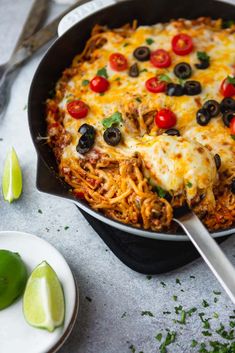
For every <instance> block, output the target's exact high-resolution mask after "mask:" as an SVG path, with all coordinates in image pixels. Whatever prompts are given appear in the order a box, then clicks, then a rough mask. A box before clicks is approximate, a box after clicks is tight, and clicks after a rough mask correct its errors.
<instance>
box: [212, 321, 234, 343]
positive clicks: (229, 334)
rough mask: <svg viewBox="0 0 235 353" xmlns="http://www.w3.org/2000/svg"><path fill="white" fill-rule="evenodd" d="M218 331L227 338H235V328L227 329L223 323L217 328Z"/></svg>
mask: <svg viewBox="0 0 235 353" xmlns="http://www.w3.org/2000/svg"><path fill="white" fill-rule="evenodd" d="M216 332H217V333H218V334H219V335H220V336H221V337H223V338H224V339H226V340H234V339H235V336H234V330H231V331H226V330H225V329H224V325H223V324H220V327H219V328H218V329H217V330H216Z"/></svg>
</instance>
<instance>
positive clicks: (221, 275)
mask: <svg viewBox="0 0 235 353" xmlns="http://www.w3.org/2000/svg"><path fill="white" fill-rule="evenodd" d="M174 220H175V221H176V222H177V223H178V224H179V225H180V226H181V227H182V228H183V229H184V231H185V232H186V234H187V235H188V237H189V238H190V240H191V241H192V243H193V244H194V246H195V247H196V249H197V250H198V252H199V253H200V255H201V256H202V257H203V259H204V260H205V262H206V263H207V265H208V266H209V267H210V269H211V271H212V272H213V273H214V275H215V276H216V278H217V279H218V281H219V282H220V283H221V285H222V286H223V288H224V289H225V291H226V292H227V294H228V295H229V297H230V298H231V300H232V301H233V303H234V304H235V268H234V267H233V265H232V264H231V262H230V261H229V260H228V258H227V257H226V255H225V254H224V253H223V251H222V250H221V248H220V247H219V245H218V244H217V243H216V241H215V240H214V239H213V238H212V237H211V235H210V234H209V232H208V230H207V229H206V228H205V227H204V225H203V224H202V223H201V221H200V220H199V218H198V217H197V216H196V215H195V214H194V213H192V212H191V213H188V214H187V215H185V216H183V217H181V218H180V220H178V219H174Z"/></svg>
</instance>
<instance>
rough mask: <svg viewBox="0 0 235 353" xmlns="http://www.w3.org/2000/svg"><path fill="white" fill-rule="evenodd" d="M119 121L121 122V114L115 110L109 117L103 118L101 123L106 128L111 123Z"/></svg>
mask: <svg viewBox="0 0 235 353" xmlns="http://www.w3.org/2000/svg"><path fill="white" fill-rule="evenodd" d="M120 122H122V114H121V113H119V112H115V113H114V114H112V115H111V116H110V117H108V118H105V119H103V120H102V125H103V127H104V128H105V129H108V128H109V127H111V126H112V125H114V124H119V123H120Z"/></svg>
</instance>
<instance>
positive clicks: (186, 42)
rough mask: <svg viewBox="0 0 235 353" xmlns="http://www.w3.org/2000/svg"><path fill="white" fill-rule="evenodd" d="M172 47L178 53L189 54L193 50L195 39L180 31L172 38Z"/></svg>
mask: <svg viewBox="0 0 235 353" xmlns="http://www.w3.org/2000/svg"><path fill="white" fill-rule="evenodd" d="M171 44H172V49H173V51H174V53H175V54H177V55H187V54H189V53H191V51H192V50H193V40H192V37H190V36H189V35H188V34H185V33H180V34H177V35H176V36H174V37H173V38H172V41H171Z"/></svg>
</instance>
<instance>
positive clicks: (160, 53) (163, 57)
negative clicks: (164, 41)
mask: <svg viewBox="0 0 235 353" xmlns="http://www.w3.org/2000/svg"><path fill="white" fill-rule="evenodd" d="M150 62H151V64H153V66H155V67H158V68H162V67H169V66H170V64H171V57H170V55H169V53H168V52H167V51H166V50H164V49H157V50H155V51H153V52H152V53H151V55H150Z"/></svg>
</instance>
